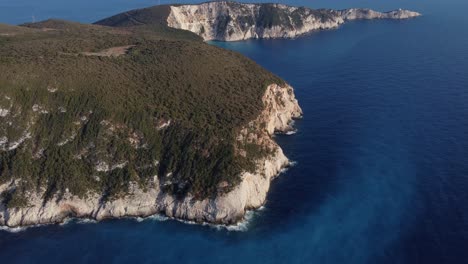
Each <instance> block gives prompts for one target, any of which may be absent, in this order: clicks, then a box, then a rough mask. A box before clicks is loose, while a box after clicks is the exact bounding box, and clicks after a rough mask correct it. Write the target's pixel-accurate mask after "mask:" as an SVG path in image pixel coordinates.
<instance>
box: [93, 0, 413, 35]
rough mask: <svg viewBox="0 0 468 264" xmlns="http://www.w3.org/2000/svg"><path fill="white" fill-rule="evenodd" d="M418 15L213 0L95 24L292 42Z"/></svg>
mask: <svg viewBox="0 0 468 264" xmlns="http://www.w3.org/2000/svg"><path fill="white" fill-rule="evenodd" d="M418 16H421V14H420V13H417V12H412V11H409V10H403V9H398V10H394V11H390V12H385V13H381V12H377V11H373V10H370V9H363V8H352V9H345V10H332V9H317V10H314V9H310V8H307V7H294V6H288V5H283V4H246V3H238V2H230V1H213V2H206V3H203V4H191V5H163V6H155V7H151V8H145V9H138V10H133V11H129V12H125V13H122V14H118V15H115V16H113V17H110V18H106V19H103V20H101V21H98V22H96V24H99V25H107V26H114V27H122V26H123V27H127V26H136V25H148V24H165V25H167V26H169V27H172V28H177V29H184V30H189V31H191V32H194V33H196V34H197V35H199V36H201V37H202V38H203V39H204V40H218V41H239V40H246V39H252V38H295V37H298V36H301V35H304V34H307V33H310V32H312V31H316V30H325V29H334V28H337V27H339V26H340V25H341V24H343V23H345V22H347V21H351V20H359V19H367V20H370V19H409V18H414V17H418Z"/></svg>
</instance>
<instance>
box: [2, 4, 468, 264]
mask: <svg viewBox="0 0 468 264" xmlns="http://www.w3.org/2000/svg"><path fill="white" fill-rule="evenodd" d="M85 2H86V1H85ZM104 2H109V1H102V3H104ZM18 3H21V4H22V5H16V2H15V4H13V3H9V5H10V6H15V5H16V6H34V5H36V4H33V3H35V1H32V0H29V1H26V0H23V1H22V2H21V1H18ZM42 3H45V4H44V6H42V7H41V8H42V10H45V11H44V12H45V13H44V16H47V14H49V13H47V10H49V9H51V10H57V14H56V15H55V14H54V13H53V12H52V14H54V16H60V17H63V18H67V19H68V18H73V17H74V16H75V15H76V13H75V12H67V11H66V10H67V9H66V8H65V6H64V4H58V3H57V1H56V0H46V1H45V2H42ZM102 3H91V2H90V5H91V4H95V5H96V6H98V8H97V10H101V11H99V14H101V13H106V15H107V12H108V8H107V7H106V5H104V4H102ZM115 3H118V4H115V5H113V6H112V7H111V8H110V9H112V10H110V11H112V12H110V14H111V13H113V12H114V11H115V10H114V9H120V8H122V9H128V8H130V7H137V6H138V5H140V4H141V5H147V4H148V3H149V1H141V2H137V3H130V2H129V1H121V0H119V1H116V2H115ZM290 3H293V4H307V5H309V6H319V7H333V8H345V7H350V6H366V7H373V8H378V9H381V10H386V9H393V8H398V7H404V8H411V9H414V10H416V11H421V12H423V13H424V14H425V16H424V17H421V18H418V19H414V20H407V21H360V22H353V23H350V24H347V25H345V26H343V27H342V28H340V29H339V30H336V31H324V32H318V33H314V34H311V35H309V36H306V37H302V38H299V39H296V40H253V41H246V42H235V43H214V45H218V46H221V47H225V48H228V49H233V50H236V51H239V52H241V53H243V54H245V55H246V56H249V57H250V58H252V59H254V60H255V61H257V62H258V63H260V64H261V65H263V66H264V67H266V68H267V69H269V70H271V71H273V72H275V73H276V74H278V75H280V76H281V77H283V78H284V79H285V80H287V81H288V82H289V83H290V84H292V85H293V86H294V87H295V90H296V95H297V97H298V98H299V101H300V103H301V106H302V107H303V109H304V112H305V118H304V119H303V120H301V121H298V122H297V128H298V133H297V134H295V135H293V136H278V137H277V140H278V142H279V143H280V145H281V146H282V147H283V149H284V151H285V153H286V154H287V155H288V156H289V157H290V158H292V159H293V160H295V161H297V165H296V166H294V167H292V168H291V169H290V170H289V171H287V172H286V173H285V174H283V175H282V176H281V177H280V178H278V179H277V180H275V182H274V184H273V186H272V189H271V192H270V195H269V196H268V203H267V204H266V206H265V208H264V209H263V210H261V211H260V212H257V213H255V214H254V216H253V218H252V219H251V221H250V222H249V224H248V225H247V230H246V231H242V232H238V231H228V230H225V229H220V230H219V229H217V228H213V227H207V226H198V225H188V224H184V223H180V222H177V221H172V220H166V221H159V220H146V221H143V222H137V221H136V220H130V219H129V220H112V221H105V222H102V223H99V224H78V223H70V224H67V225H64V226H48V227H39V228H32V229H28V230H26V231H24V232H19V233H8V232H2V231H0V259H2V260H7V262H12V263H37V262H46V261H47V262H48V263H80V262H81V263H83V262H86V263H100V262H105V263H108V262H110V263H128V262H132V263H169V262H177V263H221V262H223V263H424V264H426V263H468V253H466V249H467V248H468V103H467V102H468V32H467V26H468V18H465V17H464V15H463V12H464V11H463V10H467V8H468V3H466V1H456V0H451V1H435V0H433V1H424V2H422V1H412V2H409V1H403V0H397V1H370V0H368V1H358V0H353V1H347V2H346V3H341V1H337V0H332V1H290ZM47 4H49V5H52V4H53V6H55V5H56V4H57V6H55V7H52V6H49V9H48V8H47ZM120 4H121V5H120ZM75 5H76V6H78V4H75ZM119 5H120V6H119ZM5 6H6V4H5V3H4V1H3V0H0V7H1V8H0V21H2V22H10V23H20V22H22V21H21V20H20V19H17V16H14V12H6V11H5V8H7V7H5ZM72 6H73V5H72ZM54 8H55V9H54ZM82 8H83V9H85V10H89V6H82ZM87 8H88V9H87ZM13 10H16V9H13ZM54 12H55V11H54ZM20 14H23V13H22V12H19V13H18V16H20ZM95 15H96V14H88V13H86V14H81V16H82V18H81V19H82V21H86V22H87V21H92V20H95Z"/></svg>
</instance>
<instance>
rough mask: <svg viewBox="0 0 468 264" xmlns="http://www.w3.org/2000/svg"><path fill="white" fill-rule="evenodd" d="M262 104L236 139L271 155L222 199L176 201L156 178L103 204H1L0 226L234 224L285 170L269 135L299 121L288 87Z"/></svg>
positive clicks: (57, 199)
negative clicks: (135, 220) (81, 221)
mask: <svg viewBox="0 0 468 264" xmlns="http://www.w3.org/2000/svg"><path fill="white" fill-rule="evenodd" d="M263 103H264V110H263V111H262V112H261V114H260V115H259V116H258V117H257V119H256V120H253V121H252V122H250V124H248V125H247V126H246V127H245V128H244V129H242V131H241V132H240V134H239V140H255V141H256V142H257V143H260V144H261V145H263V146H265V147H268V148H269V149H270V150H271V154H270V155H268V156H267V157H265V158H262V159H261V160H258V161H257V162H258V167H257V170H256V172H255V173H250V172H244V173H243V174H242V175H241V179H242V180H241V182H240V184H239V185H237V186H236V187H235V188H234V189H232V190H231V191H229V192H227V193H225V194H222V195H218V197H216V198H211V199H205V200H196V199H194V198H193V197H191V196H187V197H185V198H183V199H177V198H176V197H174V196H172V195H169V194H168V193H165V192H163V191H162V190H161V183H160V182H159V180H158V177H157V176H155V177H154V179H153V181H152V183H151V184H150V186H148V187H147V188H145V189H142V188H140V187H139V186H138V185H137V184H132V185H131V188H130V192H129V193H128V194H127V195H126V196H125V197H121V198H119V199H116V200H112V201H107V202H103V199H102V196H101V195H100V194H96V193H89V194H88V196H87V197H86V198H80V197H76V196H73V195H71V194H70V193H69V192H66V193H65V194H63V195H61V196H58V195H56V196H54V197H53V198H52V199H50V200H48V201H47V202H45V203H44V199H43V197H44V192H45V190H39V191H37V192H29V193H27V200H28V205H27V206H25V207H20V208H12V209H8V208H7V207H6V206H5V205H4V204H0V225H4V226H9V227H16V226H27V225H36V224H50V223H58V222H62V221H64V220H65V219H66V218H67V217H78V218H91V219H96V220H102V219H106V218H119V217H130V216H142V217H145V216H150V215H154V214H164V215H167V216H169V217H175V218H179V219H185V220H192V221H197V222H210V223H220V224H233V223H235V222H237V221H239V220H241V219H242V218H243V217H244V215H245V213H246V210H249V209H255V208H258V207H260V206H262V205H263V204H264V203H265V199H266V196H267V193H268V190H269V188H270V182H271V180H272V179H273V178H275V177H276V176H277V175H278V174H279V173H280V172H281V170H282V169H283V168H285V167H287V166H288V165H289V160H288V158H287V157H286V156H285V155H284V153H283V151H282V150H281V148H280V147H279V146H278V145H277V144H276V143H275V142H274V140H273V139H272V136H273V133H274V132H288V131H290V130H291V129H292V126H291V124H292V120H293V119H295V118H300V117H301V116H302V110H301V108H300V107H299V105H298V102H297V100H296V99H295V96H294V91H293V88H292V87H290V86H289V85H286V84H283V85H278V84H272V85H270V86H268V87H267V90H266V92H265V94H264V96H263ZM16 186H17V182H15V181H13V182H10V183H7V184H3V185H0V193H5V192H8V191H10V190H13V189H14V188H16Z"/></svg>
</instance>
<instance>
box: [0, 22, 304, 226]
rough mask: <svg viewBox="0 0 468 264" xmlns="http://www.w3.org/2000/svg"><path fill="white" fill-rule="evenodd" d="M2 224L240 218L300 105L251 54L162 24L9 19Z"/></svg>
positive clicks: (274, 167)
mask: <svg viewBox="0 0 468 264" xmlns="http://www.w3.org/2000/svg"><path fill="white" fill-rule="evenodd" d="M0 71H1V72H2V74H1V75H0V92H1V93H0V120H1V122H0V225H8V226H18V225H29V224H38V223H52V222H60V221H62V220H63V219H64V218H66V217H68V216H77V217H89V218H95V219H103V218H108V217H120V216H131V215H138V216H146V215H151V214H155V213H160V212H162V213H165V214H167V215H170V216H174V217H180V218H184V219H191V220H196V221H210V222H221V223H232V222H235V221H237V220H239V219H240V218H242V216H243V214H244V212H245V210H246V209H248V208H252V207H258V206H260V205H261V204H262V203H263V202H264V199H265V196H266V192H267V191H268V187H269V181H270V179H271V178H272V177H274V176H276V175H277V173H278V172H279V171H280V170H281V168H283V167H284V166H287V164H288V160H287V158H286V157H285V156H284V155H283V153H282V151H281V149H280V148H279V147H278V145H277V144H276V143H275V142H274V141H273V140H272V138H271V136H272V134H273V133H274V131H275V130H277V131H287V130H288V129H291V128H290V126H289V123H290V121H291V119H292V118H298V117H300V116H301V114H302V112H301V110H300V108H299V106H298V104H297V100H296V99H295V98H294V93H293V90H292V88H291V87H289V86H288V85H287V84H285V83H284V82H283V81H282V80H281V79H279V78H278V77H276V76H274V75H273V74H271V73H269V72H268V71H266V70H264V69H263V68H261V67H260V66H258V65H257V64H256V63H254V62H253V61H251V60H249V59H247V58H245V57H244V56H242V55H240V54H238V53H235V52H232V51H227V50H224V49H220V48H217V47H214V46H210V45H208V44H206V43H204V42H203V41H202V39H201V38H200V37H198V36H197V35H195V34H193V33H190V32H187V31H182V30H177V29H172V28H168V27H167V26H164V25H158V24H155V25H143V26H137V27H132V28H109V27H104V26H97V25H83V24H79V23H72V22H67V21H60V20H48V21H44V22H40V23H36V24H27V25H24V26H23V27H10V26H8V27H7V26H5V27H4V28H1V27H0Z"/></svg>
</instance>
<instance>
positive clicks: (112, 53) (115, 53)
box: [80, 45, 135, 57]
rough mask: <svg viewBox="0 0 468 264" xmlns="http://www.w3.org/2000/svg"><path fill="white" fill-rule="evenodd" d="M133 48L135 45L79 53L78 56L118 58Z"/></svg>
mask: <svg viewBox="0 0 468 264" xmlns="http://www.w3.org/2000/svg"><path fill="white" fill-rule="evenodd" d="M133 47H135V45H128V46H120V47H112V48H109V49H105V50H101V51H98V52H81V53H80V54H82V55H85V56H97V57H119V56H122V55H125V54H127V53H128V51H129V50H130V49H131V48H133Z"/></svg>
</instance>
